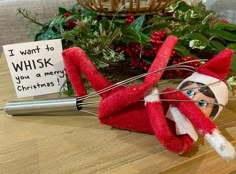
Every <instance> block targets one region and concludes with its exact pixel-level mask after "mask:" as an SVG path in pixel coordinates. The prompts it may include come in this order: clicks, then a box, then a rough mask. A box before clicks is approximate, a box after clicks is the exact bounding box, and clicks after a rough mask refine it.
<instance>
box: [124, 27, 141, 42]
mask: <svg viewBox="0 0 236 174" xmlns="http://www.w3.org/2000/svg"><path fill="white" fill-rule="evenodd" d="M122 34H123V38H124V40H126V41H127V42H138V43H141V42H142V38H141V35H140V32H139V31H137V30H136V29H135V28H133V27H132V26H130V27H127V28H124V29H123V30H122Z"/></svg>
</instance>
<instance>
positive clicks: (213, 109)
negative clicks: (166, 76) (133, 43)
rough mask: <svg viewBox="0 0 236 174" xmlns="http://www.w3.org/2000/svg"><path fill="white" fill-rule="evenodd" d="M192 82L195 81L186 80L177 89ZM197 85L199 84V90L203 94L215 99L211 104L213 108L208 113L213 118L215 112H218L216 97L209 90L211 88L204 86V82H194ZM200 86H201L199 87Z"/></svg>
mask: <svg viewBox="0 0 236 174" xmlns="http://www.w3.org/2000/svg"><path fill="white" fill-rule="evenodd" d="M193 83H196V82H193V81H186V82H184V83H183V84H182V85H181V86H180V87H179V89H183V88H185V87H186V86H189V85H191V84H193ZM196 84H197V85H198V86H200V89H199V91H200V92H201V93H202V94H204V95H205V96H207V97H211V98H214V99H215V103H216V104H214V105H213V108H212V111H211V114H210V118H212V119H214V117H215V116H216V114H217V113H218V110H219V105H218V104H217V103H218V102H217V100H216V97H215V95H214V93H213V92H212V91H211V89H210V88H209V87H208V86H205V85H204V84H202V83H196ZM201 86H202V87H201Z"/></svg>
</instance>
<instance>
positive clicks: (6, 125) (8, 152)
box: [0, 58, 236, 174]
mask: <svg viewBox="0 0 236 174" xmlns="http://www.w3.org/2000/svg"><path fill="white" fill-rule="evenodd" d="M0 80H1V84H0V106H4V105H5V104H6V103H7V102H8V101H14V100H23V99H17V98H16V95H15V91H14V89H13V84H12V81H11V77H10V74H9V70H8V67H7V65H6V61H5V59H4V58H0ZM98 99H99V98H98ZM216 124H217V125H218V126H219V128H220V130H221V131H222V133H223V134H224V136H226V137H227V138H228V139H229V140H230V141H231V142H232V143H233V144H234V145H236V101H233V99H231V101H230V102H229V104H228V106H227V107H226V108H225V110H224V111H223V113H222V114H221V115H220V117H219V118H218V119H217V121H216ZM16 173H22V174H33V173H40V174H71V173H78V174H157V173H163V174H167V173H174V174H185V173H186V174H189V173H191V174H198V173H199V174H205V173H207V174H210V173H213V174H229V173H236V160H234V161H224V160H223V159H222V158H221V157H219V156H218V155H217V154H216V152H215V151H214V150H213V149H212V148H211V147H209V145H208V144H207V143H205V142H204V140H203V139H202V138H200V139H199V141H198V142H197V143H196V144H195V146H194V147H193V150H192V151H191V152H190V153H188V154H186V155H185V156H179V155H176V154H172V153H170V152H168V151H166V150H165V149H164V148H163V147H162V146H161V145H160V144H159V142H158V141H157V140H156V139H155V137H154V136H152V135H146V134H142V133H135V132H130V131H124V130H119V129H112V128H110V127H108V126H104V125H101V124H100V123H99V121H98V119H97V117H94V116H91V115H89V114H83V113H80V112H64V113H53V114H48V113H40V114H37V115H34V116H14V117H10V116H8V115H7V114H6V113H5V112H4V111H0V174H16Z"/></svg>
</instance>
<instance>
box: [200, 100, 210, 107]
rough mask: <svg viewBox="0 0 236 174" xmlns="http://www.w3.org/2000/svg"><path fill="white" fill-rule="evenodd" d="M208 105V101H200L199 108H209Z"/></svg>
mask: <svg viewBox="0 0 236 174" xmlns="http://www.w3.org/2000/svg"><path fill="white" fill-rule="evenodd" d="M207 105H208V103H207V101H206V100H200V101H199V102H198V106H199V107H200V108H203V107H207Z"/></svg>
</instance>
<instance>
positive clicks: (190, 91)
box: [182, 83, 216, 117]
mask: <svg viewBox="0 0 236 174" xmlns="http://www.w3.org/2000/svg"><path fill="white" fill-rule="evenodd" d="M198 87H199V88H198ZM182 89H183V90H184V91H183V92H184V93H185V94H186V95H187V96H188V97H189V98H191V100H193V101H196V102H195V103H196V105H197V106H198V107H199V108H200V109H201V111H202V112H203V113H204V114H205V115H206V116H207V117H209V116H210V115H211V112H212V109H213V106H214V104H213V103H215V102H216V101H215V99H214V98H211V97H208V96H206V95H204V94H203V93H202V92H200V91H199V89H200V86H199V85H198V84H196V83H192V84H190V85H188V86H186V87H184V88H182Z"/></svg>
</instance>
